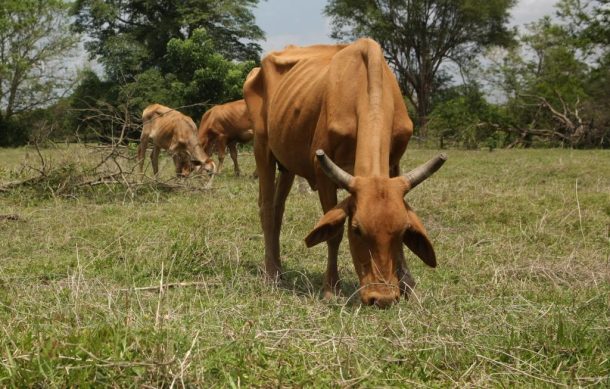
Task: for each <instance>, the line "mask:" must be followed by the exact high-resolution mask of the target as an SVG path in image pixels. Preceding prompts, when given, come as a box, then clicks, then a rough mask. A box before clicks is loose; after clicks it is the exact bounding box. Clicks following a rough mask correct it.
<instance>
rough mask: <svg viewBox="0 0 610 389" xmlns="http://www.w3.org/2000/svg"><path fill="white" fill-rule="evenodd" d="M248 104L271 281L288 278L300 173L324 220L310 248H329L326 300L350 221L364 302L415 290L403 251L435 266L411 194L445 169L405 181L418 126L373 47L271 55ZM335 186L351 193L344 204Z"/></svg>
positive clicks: (426, 170) (249, 86)
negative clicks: (286, 234) (288, 224)
mask: <svg viewBox="0 0 610 389" xmlns="http://www.w3.org/2000/svg"><path fill="white" fill-rule="evenodd" d="M244 97H245V100H246V103H247V105H248V110H249V113H250V118H251V120H252V123H253V128H254V133H255V134H254V137H255V140H254V151H255V158H256V165H257V171H258V175H259V207H260V217H261V223H262V227H263V233H264V236H265V267H266V272H267V275H268V276H269V277H271V278H273V279H275V278H277V277H278V276H279V275H280V274H281V271H282V270H281V263H280V245H279V235H280V229H281V224H282V217H283V212H284V206H285V201H286V197H287V195H288V193H289V191H290V187H291V186H292V183H293V180H294V176H295V174H298V175H300V176H302V177H305V178H306V179H307V180H308V181H309V183H310V185H311V186H312V187H313V188H317V190H318V193H319V197H320V202H321V204H322V208H323V210H324V212H325V215H324V216H323V217H322V219H321V220H320V221H319V222H318V224H317V225H316V226H315V228H314V229H313V231H311V233H310V234H309V235H308V236H307V237H306V238H305V242H306V244H307V246H308V247H311V246H314V245H316V244H318V243H320V242H323V241H327V243H328V264H327V270H326V276H325V283H324V290H325V296H326V297H329V296H332V294H333V293H335V292H336V291H337V288H338V283H339V276H338V271H337V254H338V249H339V244H340V242H341V239H342V236H343V225H344V223H345V221H346V220H347V221H348V238H349V243H350V251H351V254H352V259H353V262H354V265H355V268H356V272H357V274H358V277H359V279H360V285H361V288H360V296H361V299H362V301H363V302H364V303H365V304H376V305H378V306H380V307H387V306H389V305H391V304H392V303H393V302H395V301H397V300H398V298H399V295H400V294H399V291H401V290H402V291H403V292H406V291H408V290H409V289H410V288H412V287H413V285H414V282H413V280H412V279H411V277H410V275H409V273H408V269H407V267H406V262H405V259H404V253H403V248H402V244H403V243H404V244H405V245H406V246H407V247H409V249H411V250H412V251H413V252H414V253H415V254H416V255H417V256H419V257H420V258H421V259H422V260H423V261H424V262H425V263H426V264H428V265H429V266H432V267H434V266H436V255H435V253H434V249H433V248H432V244H431V243H430V240H429V239H428V235H427V233H426V230H425V228H424V227H423V225H422V223H421V221H420V219H419V218H418V217H417V215H416V214H415V212H414V211H413V209H412V208H411V207H409V206H408V205H407V203H406V202H405V201H404V195H405V194H406V193H407V192H409V190H411V189H413V188H414V187H415V186H416V185H417V184H419V183H420V182H421V181H423V180H424V179H425V178H427V177H428V176H429V175H430V174H432V173H433V172H434V171H435V170H436V169H438V168H439V167H440V166H441V165H442V163H443V162H444V156H443V157H437V158H436V159H434V160H432V161H430V162H428V163H427V164H425V165H423V166H421V167H419V168H417V169H415V170H414V171H411V172H409V173H408V174H406V175H404V176H399V162H400V158H401V156H402V155H403V153H404V151H405V149H406V146H407V143H408V141H409V138H410V137H411V134H412V132H413V126H412V122H411V120H410V119H409V116H408V113H407V109H406V107H405V104H404V100H403V96H402V95H401V93H400V89H399V87H398V84H397V82H396V79H395V77H394V75H393V74H392V72H391V70H390V68H389V67H388V65H387V64H386V63H385V60H384V57H383V54H382V52H381V48H380V47H379V45H378V44H377V43H376V42H374V41H372V40H370V39H361V40H358V41H357V42H355V43H353V44H351V45H319V46H311V47H295V46H289V47H287V48H286V49H285V50H283V51H280V52H274V53H271V54H269V55H268V56H266V57H265V58H264V59H263V61H262V64H261V67H260V68H257V69H254V70H253V71H252V72H251V73H250V75H249V76H248V79H247V80H246V83H245V84H244ZM331 159H332V160H334V161H335V162H336V163H337V164H338V165H335V163H333V161H332V160H331ZM276 167H279V175H278V177H277V179H276ZM348 172H353V175H352V174H350V173H348ZM337 188H343V189H346V190H347V191H348V192H349V194H350V195H349V196H348V197H347V198H346V199H345V200H343V201H342V202H341V203H339V204H337Z"/></svg>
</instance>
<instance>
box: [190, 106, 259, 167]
mask: <svg viewBox="0 0 610 389" xmlns="http://www.w3.org/2000/svg"><path fill="white" fill-rule="evenodd" d="M253 137H254V132H253V131H252V125H251V124H250V119H249V118H248V110H247V107H246V102H245V101H244V100H237V101H233V102H230V103H226V104H221V105H217V106H214V107H212V108H211V109H210V110H208V111H207V112H206V113H205V114H204V115H203V117H202V118H201V124H200V125H199V143H200V144H201V146H202V147H203V149H204V150H205V152H206V153H207V154H208V155H210V156H211V155H212V152H213V149H214V146H216V148H217V150H218V170H217V172H218V173H220V170H221V169H222V164H223V162H224V160H225V150H226V148H227V147H229V153H230V155H231V159H232V160H233V168H234V170H235V175H237V176H239V174H240V171H239V165H238V164H237V143H248V142H250V141H251V140H252V138H253Z"/></svg>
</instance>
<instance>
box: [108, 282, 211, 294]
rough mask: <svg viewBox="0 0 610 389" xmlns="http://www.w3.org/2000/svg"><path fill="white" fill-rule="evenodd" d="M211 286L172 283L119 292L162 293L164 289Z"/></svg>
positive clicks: (192, 283)
mask: <svg viewBox="0 0 610 389" xmlns="http://www.w3.org/2000/svg"><path fill="white" fill-rule="evenodd" d="M207 285H210V283H209V282H205V281H199V282H198V281H192V282H170V283H164V284H163V285H154V286H138V287H134V288H124V289H119V292H133V291H160V290H161V289H162V288H163V289H164V290H167V289H170V288H186V287H192V286H195V287H197V286H207Z"/></svg>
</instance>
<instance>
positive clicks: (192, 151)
mask: <svg viewBox="0 0 610 389" xmlns="http://www.w3.org/2000/svg"><path fill="white" fill-rule="evenodd" d="M142 122H143V124H144V125H143V128H142V135H141V136H140V146H139V147H138V161H139V164H140V172H142V170H143V167H144V156H145V154H146V148H147V146H148V140H149V139H152V141H153V146H154V149H153V152H152V154H151V155H150V160H151V162H152V166H153V172H154V174H155V175H157V174H158V172H159V152H160V151H161V149H165V150H167V151H168V152H169V153H170V155H171V156H172V158H173V159H174V165H175V166H176V175H177V176H178V177H186V176H188V175H189V174H190V173H191V171H193V170H199V169H201V168H202V167H203V169H204V170H205V171H206V172H208V173H213V172H214V168H215V165H214V162H213V161H212V160H211V159H210V158H209V157H208V155H207V154H206V153H205V151H204V150H203V148H202V147H201V146H200V145H199V142H198V140H197V126H196V125H195V122H193V119H191V118H190V117H188V116H186V115H183V114H182V113H180V112H178V111H176V110H174V109H171V108H168V107H165V106H163V105H160V104H152V105H149V106H148V107H146V108H145V109H144V112H143V113H142Z"/></svg>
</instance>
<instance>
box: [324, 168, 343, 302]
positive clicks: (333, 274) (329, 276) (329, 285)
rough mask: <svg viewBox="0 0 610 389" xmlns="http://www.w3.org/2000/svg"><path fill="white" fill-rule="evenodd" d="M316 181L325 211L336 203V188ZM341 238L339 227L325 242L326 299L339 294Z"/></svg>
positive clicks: (330, 184) (325, 182)
mask: <svg viewBox="0 0 610 389" xmlns="http://www.w3.org/2000/svg"><path fill="white" fill-rule="evenodd" d="M318 182H319V183H320V185H319V187H318V195H319V197H320V203H321V204H322V210H323V211H324V213H326V212H328V211H330V210H331V209H332V208H333V207H334V206H335V205H337V189H336V187H335V186H334V184H332V183H328V182H327V181H326V180H318ZM342 239H343V228H341V231H339V233H337V235H336V236H334V237H333V238H330V239H329V240H328V241H327V242H326V244H327V246H328V261H327V263H326V274H325V276H324V298H325V299H327V300H328V299H331V298H332V297H333V296H335V295H337V294H339V291H340V289H341V285H340V282H339V270H338V268H337V258H338V256H339V245H340V244H341V240H342Z"/></svg>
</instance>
